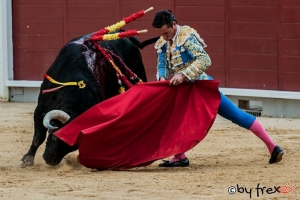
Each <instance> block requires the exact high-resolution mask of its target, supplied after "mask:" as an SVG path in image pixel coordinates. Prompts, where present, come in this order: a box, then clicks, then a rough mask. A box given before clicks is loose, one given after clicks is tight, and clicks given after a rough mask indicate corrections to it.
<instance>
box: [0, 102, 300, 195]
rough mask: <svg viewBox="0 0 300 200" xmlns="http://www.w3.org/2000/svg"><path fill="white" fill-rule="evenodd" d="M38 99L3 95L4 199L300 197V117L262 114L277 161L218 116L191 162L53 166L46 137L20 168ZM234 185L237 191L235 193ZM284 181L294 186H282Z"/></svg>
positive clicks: (0, 155) (0, 157) (0, 168)
mask: <svg viewBox="0 0 300 200" xmlns="http://www.w3.org/2000/svg"><path fill="white" fill-rule="evenodd" d="M35 106H36V104H35V103H13V102H0V119H1V120H0V127H1V128H0V135H1V140H0V177H1V178H0V199H17V200H19V199H22V200H25V199H51V200H66V199H72V200H77V199H218V200H219V199H221V200H224V199H228V200H229V199H230V200H231V199H280V200H281V199H293V200H295V199H300V171H299V169H300V164H299V161H300V159H299V158H300V119H288V118H264V117H259V118H258V119H259V120H260V121H261V123H262V124H263V125H264V127H265V128H266V129H267V130H268V132H269V133H270V135H271V137H272V138H273V139H274V141H276V142H277V143H278V144H279V145H280V146H282V147H283V148H284V150H285V151H286V154H285V155H284V157H283V160H282V161H281V162H280V163H277V164H272V165H270V164H268V160H269V155H268V151H267V149H266V147H265V145H264V144H263V143H262V142H261V141H260V140H259V139H258V138H256V136H254V135H253V134H252V133H251V132H250V131H248V130H244V129H242V128H240V127H238V126H237V125H235V124H233V123H231V122H230V121H227V120H225V119H223V118H221V117H219V116H218V117H217V119H216V121H215V123H214V125H213V127H212V128H211V130H210V132H209V134H208V135H207V137H206V138H205V139H204V140H203V141H202V142H201V143H199V144H198V145H197V146H196V147H195V148H194V149H192V150H190V151H189V152H188V153H187V156H188V157H189V159H190V162H191V165H190V167H187V168H167V169H166V168H159V167H158V164H159V163H160V161H156V162H154V163H153V164H152V165H150V166H147V167H141V168H135V169H132V170H129V171H112V170H107V171H97V170H93V169H89V168H85V167H83V166H81V165H80V164H79V163H77V162H76V156H77V154H78V152H73V153H71V154H69V155H67V156H66V157H65V158H64V159H63V161H62V163H61V164H59V165H58V166H56V167H51V166H48V165H46V164H45V162H44V161H43V159H42V153H43V151H44V147H45V143H44V144H43V145H42V146H41V147H40V148H39V150H38V152H37V154H36V158H35V165H34V166H31V167H27V168H19V167H18V163H19V160H20V159H21V158H22V156H23V155H24V154H25V153H27V151H28V149H29V146H30V144H31V141H32V137H33V112H34V109H35ZM231 186H232V188H231V190H230V191H234V189H236V193H235V194H229V192H228V188H230V187H231ZM278 186H282V188H285V189H286V191H287V192H288V193H287V194H282V193H278V192H276V190H275V189H274V187H276V188H277V187H278ZM264 187H265V188H264ZM263 188H264V189H263ZM269 188H270V189H269ZM267 189H268V190H267ZM274 191H275V193H273V192H274Z"/></svg>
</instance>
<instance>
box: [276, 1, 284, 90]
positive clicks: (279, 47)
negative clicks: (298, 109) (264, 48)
mask: <svg viewBox="0 0 300 200" xmlns="http://www.w3.org/2000/svg"><path fill="white" fill-rule="evenodd" d="M281 1H282V0H278V19H277V23H278V25H277V27H278V30H277V31H278V33H277V36H278V37H277V52H278V53H277V54H278V55H277V59H278V71H277V73H278V90H283V66H282V57H283V55H282V2H281Z"/></svg>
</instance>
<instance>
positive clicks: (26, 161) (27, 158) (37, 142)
mask: <svg viewBox="0 0 300 200" xmlns="http://www.w3.org/2000/svg"><path fill="white" fill-rule="evenodd" d="M46 134H47V129H46V128H45V127H44V125H43V115H42V109H40V107H39V106H38V107H37V108H36V109H35V111H34V135H33V139H32V143H31V146H30V148H29V150H28V152H27V153H26V154H25V155H24V156H23V158H22V159H21V161H20V164H19V166H20V167H27V166H32V165H33V164H34V157H35V154H36V152H37V150H38V148H39V147H40V146H41V144H42V143H43V142H44V141H45V139H46Z"/></svg>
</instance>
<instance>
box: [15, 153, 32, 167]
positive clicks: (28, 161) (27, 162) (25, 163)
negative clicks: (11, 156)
mask: <svg viewBox="0 0 300 200" xmlns="http://www.w3.org/2000/svg"><path fill="white" fill-rule="evenodd" d="M33 164H34V157H33V156H28V155H25V156H24V157H23V158H22V159H21V160H20V162H19V164H18V167H21V168H24V167H29V166H32V165H33Z"/></svg>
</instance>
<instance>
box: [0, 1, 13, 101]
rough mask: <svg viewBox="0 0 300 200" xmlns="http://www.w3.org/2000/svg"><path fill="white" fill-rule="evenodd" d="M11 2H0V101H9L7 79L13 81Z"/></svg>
mask: <svg viewBox="0 0 300 200" xmlns="http://www.w3.org/2000/svg"><path fill="white" fill-rule="evenodd" d="M11 11H12V6H11V0H1V1H0V27H1V29H0V101H8V100H9V88H8V87H7V86H6V81H7V80H8V79H13V71H12V69H13V50H12V47H13V46H12V12H11Z"/></svg>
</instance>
